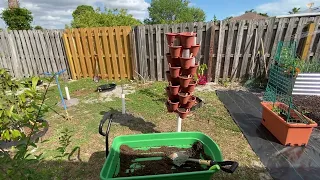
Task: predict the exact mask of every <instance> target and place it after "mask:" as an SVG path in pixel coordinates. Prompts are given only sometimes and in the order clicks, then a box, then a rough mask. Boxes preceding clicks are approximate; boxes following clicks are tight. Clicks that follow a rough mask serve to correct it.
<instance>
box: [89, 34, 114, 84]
mask: <svg viewBox="0 0 320 180" xmlns="http://www.w3.org/2000/svg"><path fill="white" fill-rule="evenodd" d="M93 33H94V43H95V47H96V51H97V55H98V57H97V58H98V62H99V63H98V65H99V73H100V74H101V75H102V76H104V75H105V74H106V73H107V72H106V69H105V67H106V66H105V64H104V62H103V52H102V51H103V50H102V48H101V42H100V37H99V33H100V32H99V28H93ZM109 36H110V31H109ZM111 36H112V35H111ZM111 36H110V37H111ZM110 44H112V46H113V44H114V41H111V43H110ZM112 56H113V53H112ZM116 67H117V66H116ZM114 68H115V67H114ZM115 69H116V68H115ZM116 70H117V69H116ZM117 72H118V71H117ZM116 75H117V76H118V74H116ZM115 79H117V77H115Z"/></svg>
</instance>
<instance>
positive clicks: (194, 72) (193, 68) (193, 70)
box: [189, 64, 199, 76]
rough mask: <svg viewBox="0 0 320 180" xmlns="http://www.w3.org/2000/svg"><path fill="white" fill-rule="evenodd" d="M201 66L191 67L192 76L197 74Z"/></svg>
mask: <svg viewBox="0 0 320 180" xmlns="http://www.w3.org/2000/svg"><path fill="white" fill-rule="evenodd" d="M198 67H199V64H196V65H194V66H190V68H189V69H190V74H191V75H192V76H195V75H196V74H197V70H198Z"/></svg>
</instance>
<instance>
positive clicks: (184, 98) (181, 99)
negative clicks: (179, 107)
mask: <svg viewBox="0 0 320 180" xmlns="http://www.w3.org/2000/svg"><path fill="white" fill-rule="evenodd" d="M178 95H179V102H180V104H187V102H188V101H189V98H190V94H189V93H184V92H180V93H178Z"/></svg>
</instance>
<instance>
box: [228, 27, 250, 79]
mask: <svg viewBox="0 0 320 180" xmlns="http://www.w3.org/2000/svg"><path fill="white" fill-rule="evenodd" d="M245 24H246V21H240V22H239V27H238V33H237V40H236V47H235V53H234V54H235V56H234V59H233V64H232V71H231V80H234V79H235V78H237V77H236V75H237V72H238V69H239V67H241V66H239V65H241V64H239V58H240V53H241V52H240V51H241V46H242V41H243V33H244V26H245Z"/></svg>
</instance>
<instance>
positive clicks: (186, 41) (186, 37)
mask: <svg viewBox="0 0 320 180" xmlns="http://www.w3.org/2000/svg"><path fill="white" fill-rule="evenodd" d="M196 35H197V34H196V33H193V32H183V33H179V36H180V40H181V45H182V47H183V48H191V46H192V45H195V44H194V38H195V36H196Z"/></svg>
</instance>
